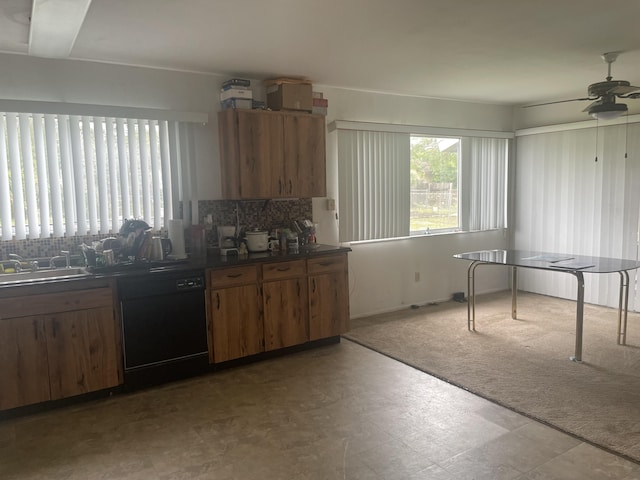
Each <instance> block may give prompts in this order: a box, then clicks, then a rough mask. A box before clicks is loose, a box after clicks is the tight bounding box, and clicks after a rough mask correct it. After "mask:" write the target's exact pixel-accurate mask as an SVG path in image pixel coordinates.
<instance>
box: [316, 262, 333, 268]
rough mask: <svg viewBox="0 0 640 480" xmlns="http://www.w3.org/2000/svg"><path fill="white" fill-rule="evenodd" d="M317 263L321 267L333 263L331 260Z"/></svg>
mask: <svg viewBox="0 0 640 480" xmlns="http://www.w3.org/2000/svg"><path fill="white" fill-rule="evenodd" d="M319 265H320V266H321V267H330V266H331V265H333V262H320V263H319Z"/></svg>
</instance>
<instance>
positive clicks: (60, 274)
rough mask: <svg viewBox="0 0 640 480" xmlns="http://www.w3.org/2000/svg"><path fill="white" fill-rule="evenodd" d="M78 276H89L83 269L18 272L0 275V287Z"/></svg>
mask: <svg viewBox="0 0 640 480" xmlns="http://www.w3.org/2000/svg"><path fill="white" fill-rule="evenodd" d="M80 275H91V274H90V273H89V272H87V270H86V269H85V268H81V267H72V268H56V269H48V268H47V269H42V270H37V271H35V272H31V271H28V272H19V273H0V285H2V284H4V283H13V282H26V281H31V280H45V279H47V280H53V279H63V278H69V277H77V276H80Z"/></svg>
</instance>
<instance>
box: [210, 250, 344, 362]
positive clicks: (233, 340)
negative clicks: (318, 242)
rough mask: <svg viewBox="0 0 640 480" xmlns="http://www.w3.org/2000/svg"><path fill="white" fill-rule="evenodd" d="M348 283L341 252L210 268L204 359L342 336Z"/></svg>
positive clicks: (230, 357)
mask: <svg viewBox="0 0 640 480" xmlns="http://www.w3.org/2000/svg"><path fill="white" fill-rule="evenodd" d="M348 284H349V282H348V270H347V254H346V253H340V254H335V255H323V256H318V257H312V258H309V259H306V260H305V259H300V260H291V261H281V262H271V263H262V264H254V265H242V266H233V267H224V268H217V269H211V270H209V272H208V289H209V292H210V294H209V308H208V322H207V323H208V331H209V361H210V362H211V363H220V362H225V361H228V360H234V359H237V358H242V357H247V356H249V355H255V354H258V353H262V352H268V351H272V350H279V349H282V348H286V347H292V346H295V345H301V344H304V343H307V342H309V341H314V340H321V339H324V338H329V337H335V336H338V335H340V334H342V333H345V332H346V331H348V329H349V289H348Z"/></svg>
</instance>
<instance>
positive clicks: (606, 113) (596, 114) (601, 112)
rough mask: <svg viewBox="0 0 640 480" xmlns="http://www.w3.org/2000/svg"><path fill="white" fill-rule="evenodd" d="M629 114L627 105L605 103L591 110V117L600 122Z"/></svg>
mask: <svg viewBox="0 0 640 480" xmlns="http://www.w3.org/2000/svg"><path fill="white" fill-rule="evenodd" d="M625 113H627V104H626V103H605V104H602V105H594V106H593V107H591V108H590V109H589V115H591V116H592V117H593V118H596V119H598V120H613V119H614V118H618V117H619V116H621V115H624V114H625Z"/></svg>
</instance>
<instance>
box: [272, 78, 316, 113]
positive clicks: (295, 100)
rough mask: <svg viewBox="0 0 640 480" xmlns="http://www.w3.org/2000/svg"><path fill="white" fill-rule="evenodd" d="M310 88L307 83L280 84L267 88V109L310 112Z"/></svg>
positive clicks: (311, 101)
mask: <svg viewBox="0 0 640 480" xmlns="http://www.w3.org/2000/svg"><path fill="white" fill-rule="evenodd" d="M312 88H313V87H312V86H311V84H308V83H280V84H275V85H269V86H268V87H267V107H268V108H270V109H271V110H299V111H304V112H310V111H311V109H312V107H313V100H312V98H313V97H312Z"/></svg>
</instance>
